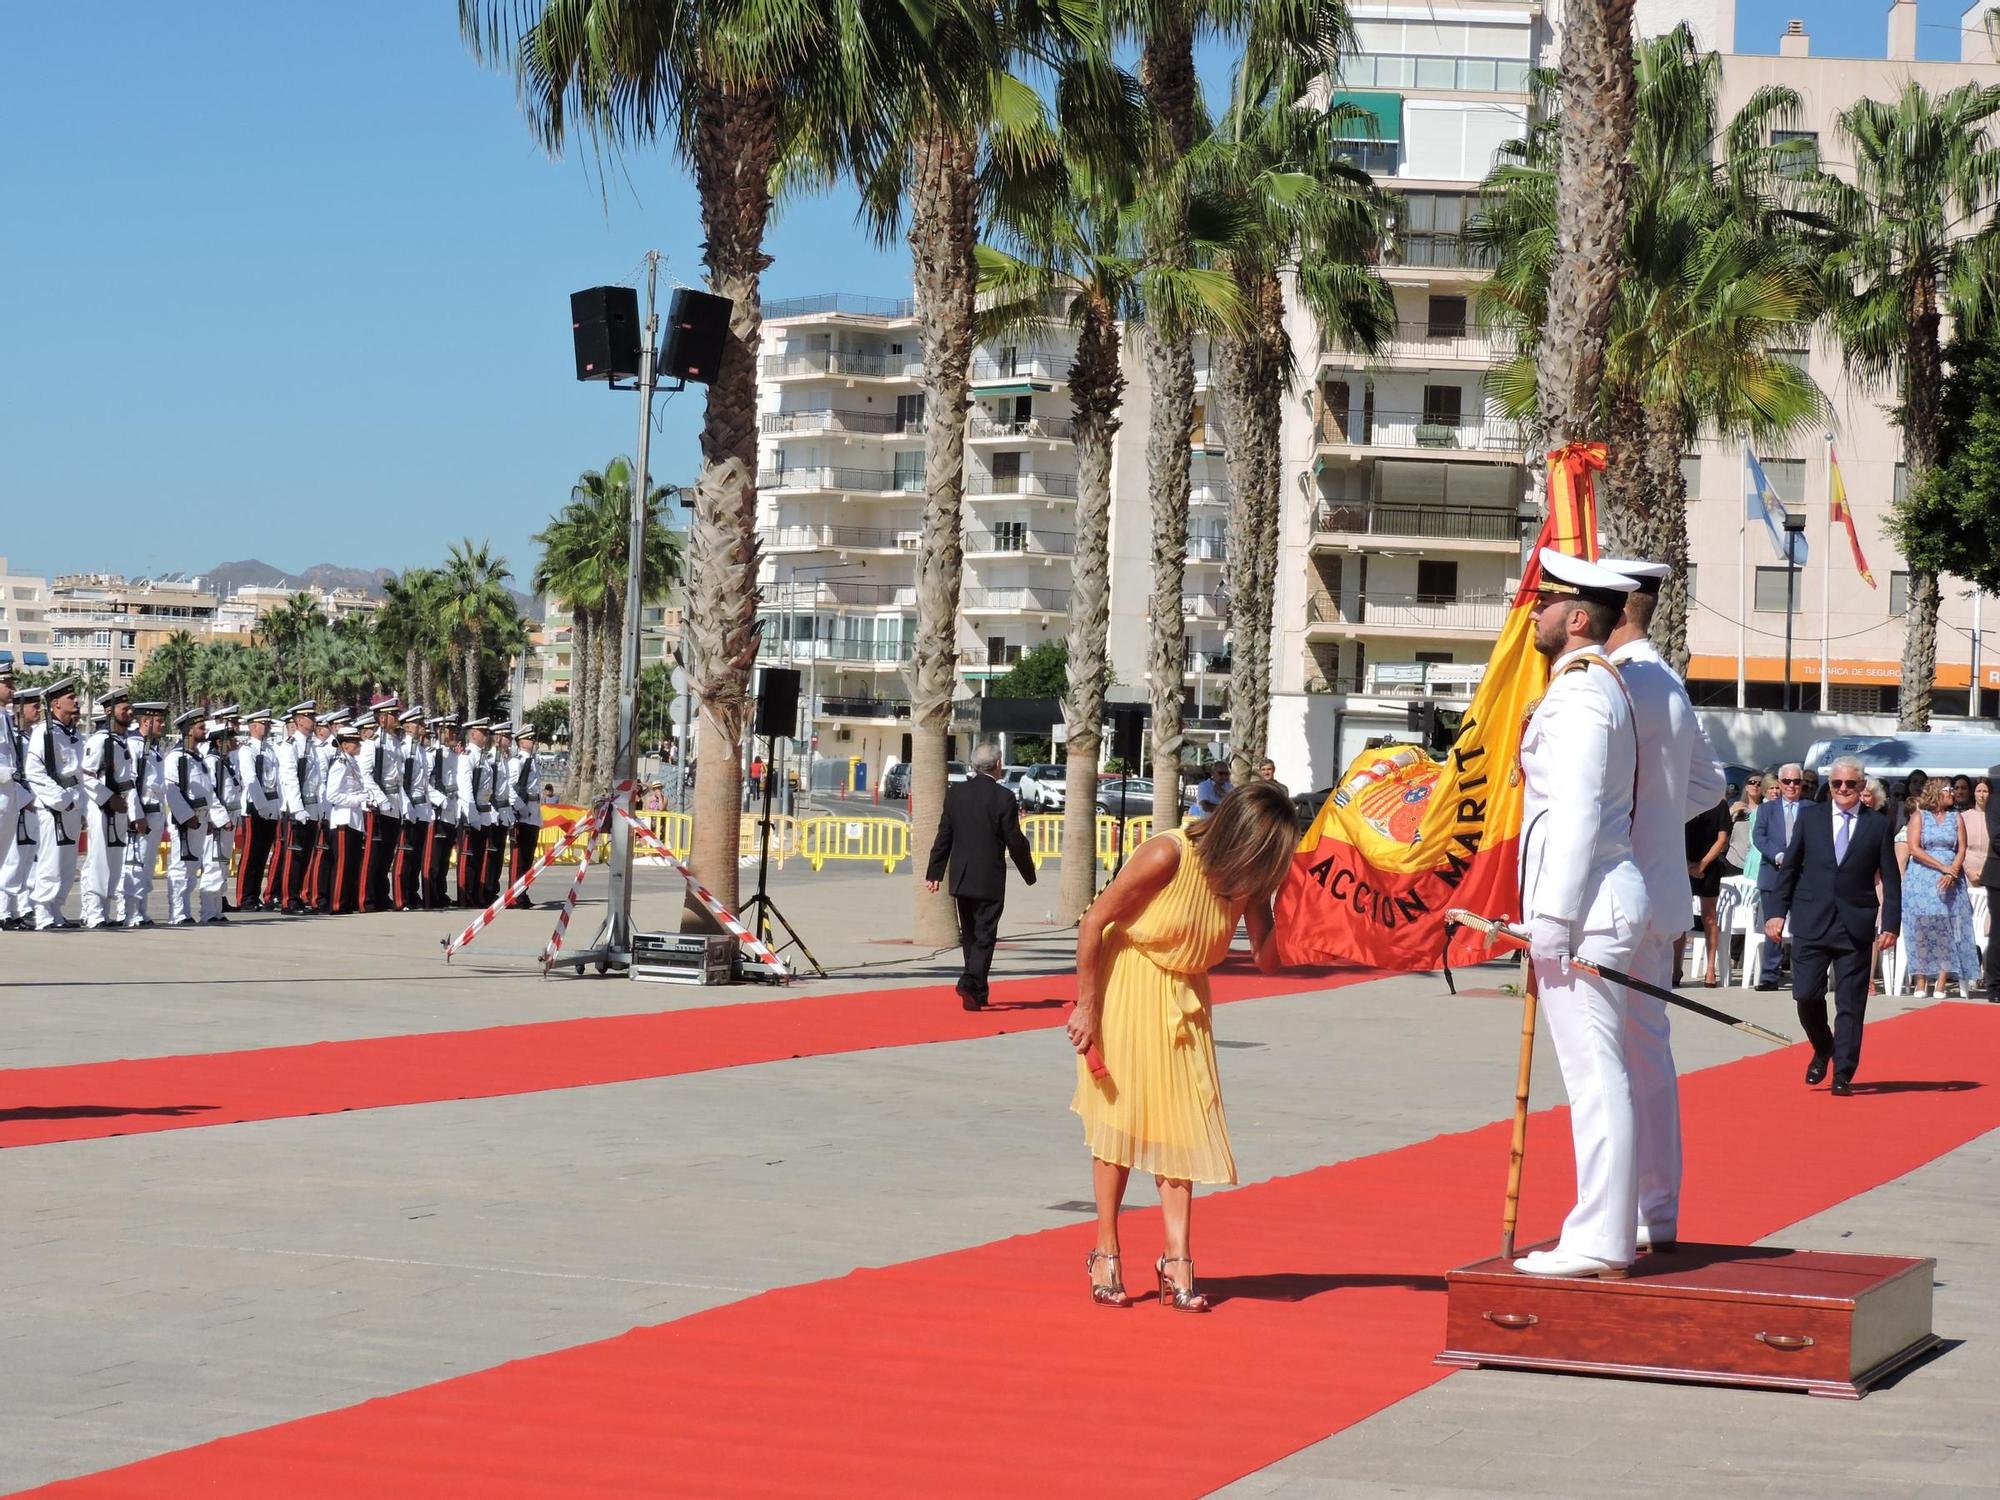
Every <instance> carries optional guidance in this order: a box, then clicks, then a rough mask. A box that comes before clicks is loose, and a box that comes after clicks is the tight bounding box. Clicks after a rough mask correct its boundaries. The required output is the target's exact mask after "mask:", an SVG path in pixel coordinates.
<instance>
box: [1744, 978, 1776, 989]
mask: <svg viewBox="0 0 2000 1500" xmlns="http://www.w3.org/2000/svg"><path fill="white" fill-rule="evenodd" d="M1750 988H1751V989H1753V990H1775V989H1776V988H1777V985H1775V984H1767V983H1766V982H1765V981H1763V980H1761V979H1760V980H1758V981H1757V982H1756V983H1755V984H1753V985H1751V986H1750Z"/></svg>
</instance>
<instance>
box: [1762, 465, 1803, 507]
mask: <svg viewBox="0 0 2000 1500" xmlns="http://www.w3.org/2000/svg"><path fill="white" fill-rule="evenodd" d="M1757 461H1758V462H1759V463H1760V464H1762V465H1763V466H1764V477H1765V478H1767V479H1769V480H1770V481H1771V488H1772V489H1774V490H1776V491H1777V492H1778V498H1779V499H1780V500H1782V501H1784V502H1785V504H1786V505H1804V504H1805V503H1806V461H1805V460H1804V459H1803V458H1764V457H1762V456H1759V458H1758V460H1757Z"/></svg>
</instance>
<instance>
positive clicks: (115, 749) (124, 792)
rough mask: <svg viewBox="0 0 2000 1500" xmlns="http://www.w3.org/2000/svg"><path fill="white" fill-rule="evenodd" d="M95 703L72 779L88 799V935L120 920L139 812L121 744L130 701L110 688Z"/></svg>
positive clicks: (85, 881) (129, 722)
mask: <svg viewBox="0 0 2000 1500" xmlns="http://www.w3.org/2000/svg"><path fill="white" fill-rule="evenodd" d="M98 701H99V702H100V703H101V704H102V705H103V707H104V710H105V718H104V720H103V721H102V722H101V723H100V724H99V725H98V727H97V729H96V730H95V731H94V732H93V733H92V734H91V736H90V738H89V739H88V740H86V741H85V742H84V747H83V765H82V767H81V769H80V771H79V773H78V774H79V777H80V779H81V780H82V783H83V793H84V796H85V797H86V798H88V799H89V801H88V805H87V806H86V807H85V808H84V820H85V824H86V826H87V827H88V828H89V830H90V837H89V838H88V839H86V840H85V844H86V845H87V847H86V849H85V851H84V856H83V925H84V926H85V927H87V928H89V929H90V930H91V931H93V932H95V931H98V930H100V929H102V928H105V927H109V926H111V925H113V924H114V923H118V924H122V923H123V922H124V920H125V917H124V914H123V913H122V912H120V911H117V910H115V908H116V907H118V906H119V905H120V904H121V902H122V898H123V896H124V893H125V856H126V845H127V843H128V841H129V839H130V835H131V827H132V819H133V817H134V816H136V815H138V806H139V801H138V797H137V788H138V782H139V779H138V776H137V775H136V774H135V772H134V770H133V766H132V751H131V747H130V745H129V744H128V742H127V740H126V736H127V734H128V733H129V732H130V731H131V728H132V700H131V695H130V694H129V693H127V692H126V691H125V689H124V688H115V689H113V690H112V691H111V692H108V693H106V694H105V695H104V696H103V697H102V698H101V699H99V700H98Z"/></svg>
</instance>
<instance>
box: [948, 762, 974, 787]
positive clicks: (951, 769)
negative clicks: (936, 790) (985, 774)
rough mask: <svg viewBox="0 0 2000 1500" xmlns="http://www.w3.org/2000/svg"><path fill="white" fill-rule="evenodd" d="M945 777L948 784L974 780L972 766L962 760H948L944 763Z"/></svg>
mask: <svg viewBox="0 0 2000 1500" xmlns="http://www.w3.org/2000/svg"><path fill="white" fill-rule="evenodd" d="M944 779H945V784H946V785H948V786H952V785H956V784H957V783H959V782H961V781H970V780H972V767H970V766H968V765H967V764H966V763H965V762H964V761H962V760H948V761H946V762H945V763H944Z"/></svg>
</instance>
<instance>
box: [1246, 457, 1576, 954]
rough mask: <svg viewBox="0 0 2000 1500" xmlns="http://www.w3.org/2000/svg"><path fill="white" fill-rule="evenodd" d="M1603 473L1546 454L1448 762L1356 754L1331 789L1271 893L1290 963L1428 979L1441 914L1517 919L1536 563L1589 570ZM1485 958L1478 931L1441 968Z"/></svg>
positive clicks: (1416, 754)
mask: <svg viewBox="0 0 2000 1500" xmlns="http://www.w3.org/2000/svg"><path fill="white" fill-rule="evenodd" d="M1603 468H1604V444H1602V443H1576V444H1572V445H1571V446H1569V447H1567V448H1562V449H1559V450H1557V451H1555V452H1553V453H1551V454H1549V482H1548V486H1549V514H1548V519H1547V520H1546V521H1545V522H1544V523H1543V525H1542V532H1541V536H1540V538H1539V539H1538V540H1537V542H1536V546H1535V549H1534V550H1532V551H1530V552H1529V554H1528V563H1527V566H1526V568H1525V569H1524V571H1523V576H1522V578H1521V585H1520V587H1519V588H1518V589H1517V590H1515V593H1514V599H1513V603H1512V605H1511V607H1510V608H1509V610H1508V613H1507V620H1506V623H1505V624H1504V625H1503V626H1502V627H1501V630H1500V639H1499V642H1498V643H1497V644H1496V645H1495V646H1494V648H1493V655H1492V657H1491V658H1490V660H1489V661H1488V662H1487V665H1486V675H1485V676H1484V677H1483V678H1482V679H1481V680H1480V684H1479V689H1478V691H1477V692H1476V693H1474V694H1473V698H1472V703H1471V706H1470V707H1469V708H1468V709H1467V710H1466V712H1465V716H1464V718H1463V719H1462V720H1461V722H1460V725H1459V732H1458V739H1457V740H1456V742H1455V743H1454V744H1453V745H1452V747H1451V749H1450V751H1449V752H1448V753H1447V754H1446V756H1445V758H1444V759H1443V760H1442V761H1437V760H1433V759H1432V758H1431V756H1430V755H1429V753H1428V752H1427V751H1426V750H1424V749H1422V748H1420V747H1418V746H1415V745H1386V746H1382V747H1380V748H1378V749H1374V750H1366V751H1363V752H1362V753H1361V754H1360V755H1359V756H1358V757H1356V759H1355V761H1354V764H1353V765H1351V766H1349V767H1348V768H1347V771H1346V773H1345V774H1344V775H1342V776H1341V778H1340V780H1339V781H1338V782H1337V783H1336V784H1335V786H1334V791H1333V795H1332V796H1330V797H1328V798H1327V800H1326V802H1325V804H1324V805H1323V806H1322V807H1321V808H1320V811H1319V817H1318V818H1317V819H1315V820H1314V822H1313V826H1312V827H1311V829H1309V830H1308V831H1307V833H1306V836H1305V838H1304V839H1303V840H1302V841H1301V842H1300V844H1299V851H1298V853H1297V855H1296V856H1294V858H1293V861H1292V870H1291V873H1290V874H1289V875H1288V876H1287V877H1286V879H1285V883H1284V885H1283V886H1282V887H1281V888H1280V889H1279V891H1278V902H1277V933H1278V949H1279V953H1280V955H1281V957H1282V959H1283V961H1284V962H1285V963H1287V964H1310V963H1324V962H1328V961H1331V960H1344V961H1347V962H1352V963H1361V964H1368V965H1370V966H1373V967H1377V968H1384V969H1401V970H1415V969H1434V968H1436V967H1437V965H1438V962H1439V960H1440V959H1441V958H1443V957H1444V956H1445V953H1444V948H1445V934H1444V914H1445V911H1446V910H1447V908H1450V907H1454V906H1462V907H1468V908H1470V909H1471V910H1473V911H1477V912H1483V913H1486V914H1488V915H1491V916H1500V917H1507V918H1510V919H1511V918H1514V917H1518V916H1519V915H1520V906H1521V888H1520V859H1519V851H1520V840H1521V810H1522V805H1523V801H1524V796H1525V789H1524V788H1523V786H1522V785H1521V779H1520V774H1519V770H1520V757H1521V734H1522V731H1523V730H1524V729H1525V728H1526V727H1527V722H1528V718H1529V715H1531V714H1532V713H1533V712H1534V711H1535V705H1536V704H1538V703H1539V702H1541V699H1542V694H1543V693H1544V692H1545V691H1547V688H1548V682H1549V664H1548V661H1547V659H1546V658H1545V657H1543V655H1542V654H1541V652H1539V651H1537V650H1536V649H1535V623H1534V600H1535V594H1536V591H1537V589H1538V588H1539V587H1540V584H1541V570H1540V567H1539V566H1538V564H1537V563H1536V562H1535V558H1536V557H1537V556H1538V555H1539V551H1540V549H1541V548H1543V547H1553V548H1555V549H1556V550H1557V551H1560V552H1567V553H1569V554H1571V555H1572V556H1575V557H1584V558H1589V559H1590V560H1592V561H1595V560H1596V557H1597V493H1596V486H1595V481H1594V478H1593V476H1594V475H1596V474H1597V473H1598V472H1600V471H1601V470H1602V469H1603ZM1484 950H1485V939H1484V938H1483V937H1482V936H1481V935H1480V934H1478V933H1476V932H1461V933H1459V934H1458V935H1457V936H1456V937H1455V938H1454V939H1453V949H1452V953H1451V955H1450V957H1451V959H1452V960H1453V961H1454V962H1464V963H1472V962H1476V961H1477V960H1478V959H1479V958H1481V957H1482V956H1483V955H1484Z"/></svg>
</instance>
